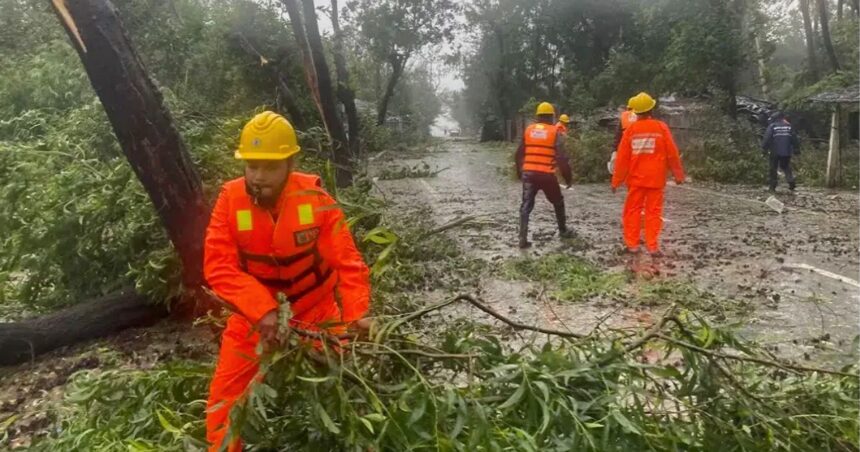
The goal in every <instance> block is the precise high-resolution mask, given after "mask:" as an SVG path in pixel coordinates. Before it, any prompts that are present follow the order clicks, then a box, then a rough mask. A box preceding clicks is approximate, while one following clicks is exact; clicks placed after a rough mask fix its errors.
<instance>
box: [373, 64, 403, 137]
mask: <svg viewBox="0 0 860 452" xmlns="http://www.w3.org/2000/svg"><path fill="white" fill-rule="evenodd" d="M408 58H409V55H391V57H390V58H389V63H390V64H391V76H390V77H388V83H387V84H386V85H385V94H383V95H382V100H381V101H380V102H379V110H378V111H377V112H376V125H378V126H381V125H383V124H385V119H386V116H387V115H388V103H389V102H391V97H392V96H393V95H394V88H395V87H397V82H398V81H399V80H400V76H401V75H403V69H404V68H405V67H406V61H407V59H408Z"/></svg>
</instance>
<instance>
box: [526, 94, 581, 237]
mask: <svg viewBox="0 0 860 452" xmlns="http://www.w3.org/2000/svg"><path fill="white" fill-rule="evenodd" d="M536 115H537V122H536V123H534V124H532V125H530V126H528V127H526V130H525V131H524V132H523V139H522V142H520V146H519V147H518V148H517V153H516V162H517V177H518V178H519V179H520V180H522V181H523V202H522V205H521V206H520V244H519V245H520V248H528V247H530V246H531V242H529V241H528V230H529V215H531V213H532V209H534V206H535V196H537V193H538V192H539V191H543V193H544V195H546V199H547V200H548V201H549V202H550V203H552V206H553V207H554V208H555V219H556V221H557V222H558V232H559V236H560V237H561V238H570V237H573V232H572V231H570V230H568V229H567V223H566V220H567V218H566V214H565V211H564V197H563V196H562V194H561V187H559V185H558V179H557V178H556V176H555V170H556V168H558V169H560V170H561V175H562V177H563V178H564V181H565V183H566V184H567V187H568V188H570V184H571V172H570V163H568V160H567V155H566V154H565V152H564V134H562V133H559V131H558V127H556V126H555V125H554V124H553V119H554V117H555V108H553V106H552V105H551V104H550V103H549V102H542V103H541V104H540V105H538V107H537V113H536Z"/></svg>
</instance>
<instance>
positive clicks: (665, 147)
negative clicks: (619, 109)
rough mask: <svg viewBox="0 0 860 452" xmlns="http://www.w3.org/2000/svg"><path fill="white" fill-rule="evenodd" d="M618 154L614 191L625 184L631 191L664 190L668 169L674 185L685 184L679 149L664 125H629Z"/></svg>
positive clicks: (643, 121)
mask: <svg viewBox="0 0 860 452" xmlns="http://www.w3.org/2000/svg"><path fill="white" fill-rule="evenodd" d="M617 152H618V155H617V157H616V161H615V173H614V174H613V175H612V187H613V188H617V187H618V186H620V185H621V184H622V183H625V182H626V183H627V185H628V186H630V187H645V188H663V187H665V186H666V171H667V169H668V170H671V171H672V174H673V175H674V176H675V180H676V181H683V180H684V168H683V167H682V166H681V157H680V155H679V154H678V147H677V146H675V140H674V139H673V138H672V133H671V132H670V131H669V126H667V125H666V123H664V122H663V121H659V120H656V119H653V118H644V119H642V118H640V119H638V120H637V121H636V122H634V123H632V124H630V126H629V127H627V130H625V131H624V135H623V136H622V137H621V143H619V144H618V150H617Z"/></svg>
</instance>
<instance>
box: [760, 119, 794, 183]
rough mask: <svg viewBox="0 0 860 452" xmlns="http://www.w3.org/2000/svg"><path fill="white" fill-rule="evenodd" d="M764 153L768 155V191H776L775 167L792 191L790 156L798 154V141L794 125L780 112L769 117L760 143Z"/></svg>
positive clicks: (792, 180)
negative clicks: (783, 175)
mask: <svg viewBox="0 0 860 452" xmlns="http://www.w3.org/2000/svg"><path fill="white" fill-rule="evenodd" d="M761 147H762V149H764V152H765V155H766V156H769V157H770V172H769V174H768V176H769V181H768V182H769V185H770V191H771V192H775V191H776V183H777V169H782V171H783V173H785V180H786V182H788V189H789V190H791V191H794V187H795V183H794V174H792V172H791V156H792V155H797V154H800V142H799V140H798V139H797V132H795V130H794V127H792V126H791V124H790V123H789V122H788V120H786V119H785V115H783V114H782V112H776V113H775V114H774V115H773V116H772V117H771V123H770V125H769V126H768V127H767V131H765V133H764V140H762V143H761Z"/></svg>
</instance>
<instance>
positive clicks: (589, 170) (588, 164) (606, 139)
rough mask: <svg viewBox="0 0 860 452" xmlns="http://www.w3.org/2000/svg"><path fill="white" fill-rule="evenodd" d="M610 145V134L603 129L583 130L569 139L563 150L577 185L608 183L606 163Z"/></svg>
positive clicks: (609, 154) (611, 138)
mask: <svg viewBox="0 0 860 452" xmlns="http://www.w3.org/2000/svg"><path fill="white" fill-rule="evenodd" d="M612 144H613V137H612V134H611V133H609V132H608V131H606V130H603V129H592V128H584V129H582V130H577V131H576V135H574V136H571V137H569V138H568V139H567V141H566V142H565V148H566V149H567V155H568V157H569V158H570V167H571V170H572V171H573V180H574V181H575V182H578V183H582V182H606V181H608V180H609V177H610V175H609V171H608V169H607V168H606V163H607V162H608V161H609V157H610V156H611V155H612Z"/></svg>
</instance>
